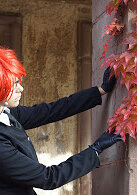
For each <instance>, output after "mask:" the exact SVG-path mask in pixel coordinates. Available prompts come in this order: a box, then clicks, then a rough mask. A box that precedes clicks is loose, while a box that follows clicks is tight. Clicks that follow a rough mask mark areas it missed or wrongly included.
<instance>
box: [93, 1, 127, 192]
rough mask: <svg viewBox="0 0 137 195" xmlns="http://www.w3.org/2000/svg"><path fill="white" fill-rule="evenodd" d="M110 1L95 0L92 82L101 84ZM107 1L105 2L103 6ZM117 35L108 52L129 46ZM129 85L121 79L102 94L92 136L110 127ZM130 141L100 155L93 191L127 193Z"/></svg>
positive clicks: (118, 50)
mask: <svg viewBox="0 0 137 195" xmlns="http://www.w3.org/2000/svg"><path fill="white" fill-rule="evenodd" d="M109 2H110V1H108V0H105V1H103V0H101V1H96V0H93V1H92V20H93V29H92V46H93V52H92V86H95V85H97V86H100V85H101V83H102V78H103V72H104V70H105V67H104V68H102V69H100V66H101V62H100V60H99V58H100V57H101V54H102V52H103V45H104V44H105V43H106V40H107V39H108V36H105V37H102V34H103V32H104V27H105V26H106V25H109V24H110V23H111V22H112V20H113V14H112V15H111V16H109V15H107V14H106V12H105V7H106V5H107V4H108V3H109ZM102 5H103V6H102ZM122 36H123V35H121V37H120V39H119V40H117V39H116V38H114V39H113V41H111V43H110V44H109V45H108V52H107V54H106V56H109V55H110V54H112V53H115V54H117V53H120V52H122V51H123V50H124V49H125V48H124V47H121V46H119V43H120V40H122ZM126 94H127V90H126V89H125V87H122V88H120V83H119V80H118V81H117V84H116V86H115V88H114V90H113V92H112V93H110V94H108V95H104V96H103V97H102V106H98V107H96V108H94V109H92V137H93V141H94V140H95V139H96V138H97V137H98V136H99V135H101V134H102V133H103V132H104V131H105V130H106V128H107V120H108V118H110V117H112V116H113V114H114V112H115V110H116V108H117V107H118V106H119V105H120V103H121V101H122V99H123V98H124V97H125V96H126ZM126 148H127V144H125V143H117V144H115V145H114V146H113V147H111V148H109V149H107V150H105V151H104V152H103V153H102V154H101V155H100V156H99V158H100V162H101V167H100V168H99V169H96V170H94V171H93V173H92V178H93V180H92V182H93V183H92V186H93V187H92V194H93V195H99V194H105V195H110V194H111V195H116V194H117V195H127V194H128V180H129V178H128V177H129V172H128V168H127V161H126V158H127V152H126V151H127V149H126Z"/></svg>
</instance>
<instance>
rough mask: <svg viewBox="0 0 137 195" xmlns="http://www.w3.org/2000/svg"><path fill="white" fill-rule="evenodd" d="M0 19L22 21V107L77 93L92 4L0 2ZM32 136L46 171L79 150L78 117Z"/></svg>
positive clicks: (71, 188) (70, 188)
mask: <svg viewBox="0 0 137 195" xmlns="http://www.w3.org/2000/svg"><path fill="white" fill-rule="evenodd" d="M0 14H1V15H19V16H20V17H21V18H22V46H21V48H22V59H23V65H24V67H25V68H26V71H27V77H26V78H25V79H24V86H25V89H24V93H23V99H22V104H24V105H26V106H28V105H33V104H37V103H40V102H42V101H46V102H51V101H55V100H57V99H58V98H60V97H64V96H68V95H70V94H71V93H73V92H75V91H77V88H78V86H77V49H76V45H77V22H78V21H79V20H91V1H90V0H79V1H78V0H76V1H74V0H73V1H71V0H68V1H65V0H64V1H60V0H56V1H55V0H52V1H51V0H50V1H45V0H44V1H42V0H39V1H34V0H29V1H28V0H1V1H0ZM28 134H29V136H30V137H31V139H32V141H33V143H34V146H35V148H36V151H37V154H38V157H39V160H40V162H41V163H44V164H45V165H47V166H48V165H51V164H58V163H60V162H61V161H63V160H66V159H67V158H68V157H70V156H71V155H72V154H75V153H76V152H77V151H78V148H77V118H76V116H74V117H71V118H68V119H65V120H63V121H59V122H57V123H54V124H49V125H47V126H42V127H40V128H37V129H34V130H30V131H29V132H28ZM78 185H79V184H78ZM78 185H76V182H71V183H70V184H67V185H65V186H64V187H62V188H60V189H57V190H54V191H50V192H47V191H41V190H36V191H37V193H38V195H42V194H50V195H52V194H56V195H59V194H65V195H67V194H69V195H71V194H72V195H74V194H77V186H78Z"/></svg>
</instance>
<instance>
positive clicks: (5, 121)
mask: <svg viewBox="0 0 137 195" xmlns="http://www.w3.org/2000/svg"><path fill="white" fill-rule="evenodd" d="M4 110H5V111H6V112H8V113H10V109H9V108H7V107H4ZM0 122H1V123H3V124H5V125H7V126H11V124H10V120H9V117H8V115H7V114H6V113H4V112H2V113H1V114H0Z"/></svg>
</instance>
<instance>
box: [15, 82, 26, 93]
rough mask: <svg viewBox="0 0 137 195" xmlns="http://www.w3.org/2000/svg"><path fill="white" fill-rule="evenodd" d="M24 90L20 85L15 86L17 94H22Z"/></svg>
mask: <svg viewBox="0 0 137 195" xmlns="http://www.w3.org/2000/svg"><path fill="white" fill-rule="evenodd" d="M23 90H24V88H23V87H22V85H21V84H20V83H18V86H17V92H23Z"/></svg>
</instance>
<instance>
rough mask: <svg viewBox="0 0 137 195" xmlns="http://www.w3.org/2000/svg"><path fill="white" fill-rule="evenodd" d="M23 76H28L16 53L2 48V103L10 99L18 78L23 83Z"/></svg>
mask: <svg viewBox="0 0 137 195" xmlns="http://www.w3.org/2000/svg"><path fill="white" fill-rule="evenodd" d="M22 76H26V71H25V69H24V68H23V66H22V65H21V63H20V62H19V61H18V60H17V57H16V54H15V52H14V51H13V50H10V49H5V48H2V47H0V102H1V101H4V100H6V99H7V98H8V96H9V94H10V92H11V91H12V88H13V87H14V83H15V79H16V78H18V79H19V81H20V83H21V77H22Z"/></svg>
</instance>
